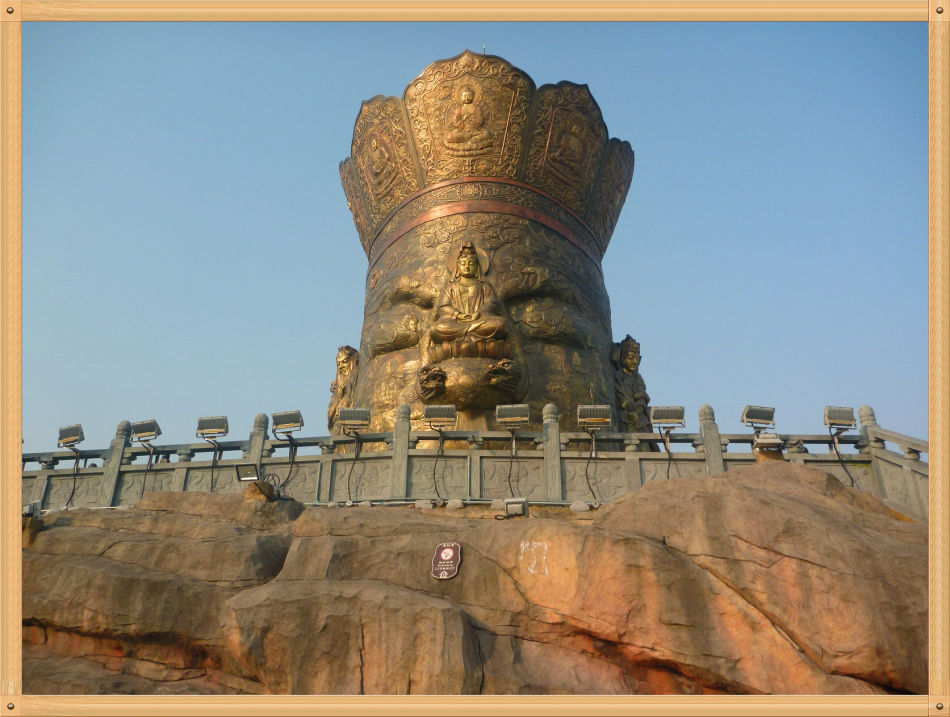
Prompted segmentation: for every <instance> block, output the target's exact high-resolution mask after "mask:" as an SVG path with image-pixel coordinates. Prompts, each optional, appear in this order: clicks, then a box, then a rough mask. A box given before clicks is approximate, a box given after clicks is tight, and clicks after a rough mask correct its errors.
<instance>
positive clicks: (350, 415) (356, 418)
mask: <svg viewBox="0 0 950 717" xmlns="http://www.w3.org/2000/svg"><path fill="white" fill-rule="evenodd" d="M371 415H372V414H371V412H370V409H368V408H341V409H340V412H339V413H338V414H337V419H336V420H337V423H338V424H339V425H340V427H341V428H342V429H343V432H344V433H346V434H347V435H349V434H351V433H356V431H358V430H360V429H363V428H369V419H370V417H371Z"/></svg>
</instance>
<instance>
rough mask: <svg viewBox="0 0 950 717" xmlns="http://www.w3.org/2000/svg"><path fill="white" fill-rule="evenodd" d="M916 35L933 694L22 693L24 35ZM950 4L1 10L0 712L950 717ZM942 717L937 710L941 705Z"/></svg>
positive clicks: (509, 0) (436, 0)
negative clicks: (362, 28) (647, 28)
mask: <svg viewBox="0 0 950 717" xmlns="http://www.w3.org/2000/svg"><path fill="white" fill-rule="evenodd" d="M486 17H487V18H491V19H492V20H495V21H529V20H535V21H537V20H545V21H575V22H583V21H673V20H689V21H736V20H742V21H809V20H810V21H913V22H927V23H928V34H929V159H930V165H929V215H930V221H929V235H930V236H929V255H930V268H929V317H930V330H929V357H930V364H929V386H930V424H929V428H930V447H931V452H930V466H931V480H930V553H929V561H930V563H929V564H930V640H929V650H930V682H929V685H930V694H929V695H914V696H883V697H877V696H875V697H840V696H808V697H798V696H796V697H791V696H769V697H760V696H737V697H731V696H729V697H691V696H662V697H656V696H632V697H575V696H565V697H541V696H532V697H519V696H481V697H446V696H430V697H375V696H353V697H337V696H327V697H321V696H275V697H256V696H247V697H243V696H221V697H215V696H195V697H179V696H144V695H143V696H135V697H123V696H114V697H113V696H98V695H95V696H55V697H53V696H37V695H26V696H24V695H23V694H22V682H21V678H22V664H21V632H22V627H21V622H22V604H21V590H22V566H21V555H20V552H21V551H20V548H21V531H20V516H19V513H18V508H17V505H18V501H17V499H18V497H19V496H20V492H21V479H20V463H19V454H20V449H21V447H20V446H18V445H17V443H16V439H17V438H20V437H21V432H22V348H21V342H22V227H23V222H22V163H23V154H22V66H23V52H22V23H23V22H50V21H78V22H82V21H136V22H140V21H141V22H146V21H164V22H168V21H360V20H372V21H376V22H379V21H423V20H426V21H431V20H443V21H474V20H484V19H485V18H486ZM948 110H950V0H775V1H769V0H452V2H448V0H399V1H398V2H392V0H322V1H321V0H274V1H272V2H267V1H266V0H195V1H191V0H139V1H136V0H49V1H47V0H3V2H2V3H0V475H2V478H0V544H2V549H0V714H2V715H50V716H53V715H79V714H86V715H103V716H104V715H133V714H134V715H136V716H137V717H148V716H150V715H179V716H181V717H188V716H191V715H196V716H197V715H228V716H240V715H260V714H281V715H310V714H319V715H353V716H355V715H377V714H379V715H384V714H385V715H443V714H454V715H457V716H458V717H469V716H474V715H488V714H491V715H493V717H504V716H506V715H519V717H520V715H523V714H528V715H532V714H534V715H545V716H546V717H557V716H560V715H591V716H600V715H603V716H604V717H606V716H608V715H611V716H613V715H632V714H637V715H664V716H667V717H674V716H675V715H760V714H761V715H802V716H805V715H808V716H809V717H822V716H824V715H829V716H830V715H861V716H862V717H870V716H873V715H908V716H910V715H929V716H930V717H943V716H944V715H950V654H948V649H950V645H948V634H950V603H948V595H950V549H948V548H950V532H948V525H947V521H948V517H950V493H948V480H950V469H948V458H950V456H948V449H950V442H948V438H950V386H948V383H947V380H948V373H950V350H948V347H950V331H948V324H950V310H948V291H950V251H948V244H950V192H948V186H950V111H948ZM938 704H940V705H941V708H940V709H938V708H937V705H938Z"/></svg>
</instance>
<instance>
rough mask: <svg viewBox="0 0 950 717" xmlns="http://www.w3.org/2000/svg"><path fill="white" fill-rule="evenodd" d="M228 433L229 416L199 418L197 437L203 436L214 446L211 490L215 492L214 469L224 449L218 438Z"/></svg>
mask: <svg viewBox="0 0 950 717" xmlns="http://www.w3.org/2000/svg"><path fill="white" fill-rule="evenodd" d="M227 434H228V417H227V416H206V417H204V418H199V419H198V430H197V431H195V437H197V438H203V439H204V440H206V441H207V442H208V443H210V444H211V446H212V447H213V448H214V452H213V453H212V454H211V492H212V493H214V469H215V467H216V466H217V463H218V459H219V458H220V457H221V454H222V453H224V451H222V450H221V448H220V447H219V446H218V441H217V439H218V438H221V437H222V436H226V435H227Z"/></svg>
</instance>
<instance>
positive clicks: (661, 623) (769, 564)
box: [23, 462, 927, 694]
mask: <svg viewBox="0 0 950 717" xmlns="http://www.w3.org/2000/svg"><path fill="white" fill-rule="evenodd" d="M495 513H496V511H493V510H492V509H491V508H490V507H489V506H487V505H486V506H483V507H479V506H469V507H468V509H466V510H464V511H458V510H452V511H450V510H447V509H444V508H434V509H432V510H426V511H418V510H414V509H413V506H411V505H410V506H398V507H396V506H394V507H379V506H377V507H374V508H372V509H368V508H365V507H361V506H354V507H352V508H349V509H347V510H329V509H326V508H319V507H310V508H305V507H304V506H302V505H301V504H299V503H295V502H293V501H286V500H279V501H272V502H267V501H260V500H250V501H248V500H243V499H242V497H241V496H239V495H211V494H202V493H185V494H179V493H147V494H146V495H145V496H144V498H143V499H142V501H141V502H140V503H139V505H138V506H137V507H136V508H134V509H131V510H127V511H116V510H98V511H96V510H75V511H68V512H67V513H60V514H50V515H47V516H45V517H44V518H42V519H41V520H40V522H39V524H38V525H35V526H33V527H32V528H31V530H30V532H31V534H33V536H34V537H33V543H32V545H31V546H26V549H25V550H24V570H23V585H24V587H23V614H24V663H23V665H24V687H25V692H26V693H27V694H39V693H81V692H89V693H118V694H122V693H154V694H216V693H221V694H225V693H245V694H269V693H282V694H283V693H315V694H355V693H362V694H432V693H440V694H477V693H482V694H499V693H506V694H515V693H534V694H544V693H551V694H565V693H568V694H570V693H573V694H631V693H653V694H656V693H673V694H703V693H707V694H708V693H713V694H715V693H751V694H760V693H766V694H767V693H777V694H809V693H825V694H848V693H850V694H872V693H882V692H897V693H905V692H913V693H926V691H927V530H926V526H925V525H923V524H920V523H915V522H912V521H909V520H908V519H907V518H906V517H904V516H903V515H901V514H899V513H896V512H894V511H893V510H891V509H889V508H888V507H886V506H885V505H884V504H883V503H881V502H879V501H878V500H876V499H875V498H873V497H872V496H869V495H867V494H865V493H861V492H859V491H856V490H853V489H851V488H849V487H845V486H843V485H841V483H840V482H839V481H837V480H836V479H835V478H834V477H832V476H829V475H828V474H825V473H822V472H819V471H816V470H813V469H810V468H805V467H803V466H798V465H794V464H789V463H780V462H770V463H767V464H762V465H757V466H753V467H749V468H745V469H741V470H737V471H731V472H727V473H724V474H721V475H719V476H714V477H712V478H704V479H684V480H678V481H671V482H667V481H656V482H651V483H649V484H647V485H646V486H644V488H643V489H642V490H640V491H639V492H636V493H631V494H629V495H627V496H626V497H624V498H622V499H619V500H617V501H614V502H613V503H611V504H608V505H604V506H602V507H601V508H600V509H599V510H597V511H591V512H588V513H585V514H584V518H585V520H583V521H578V520H576V519H575V516H574V515H573V514H572V513H570V511H569V510H568V509H566V508H553V507H546V506H538V507H534V506H532V508H531V512H530V516H529V517H528V518H526V519H519V520H506V521H498V520H494V519H493V518H494V515H495ZM442 542H458V543H460V544H461V546H462V562H461V565H460V567H459V573H458V575H456V576H455V577H454V578H452V579H450V580H436V579H434V578H432V576H431V575H430V569H431V560H432V552H433V550H434V548H435V546H436V545H438V544H439V543H442Z"/></svg>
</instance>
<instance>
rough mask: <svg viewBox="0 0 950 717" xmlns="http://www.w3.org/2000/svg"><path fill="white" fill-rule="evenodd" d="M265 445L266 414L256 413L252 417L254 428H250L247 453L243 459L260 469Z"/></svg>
mask: <svg viewBox="0 0 950 717" xmlns="http://www.w3.org/2000/svg"><path fill="white" fill-rule="evenodd" d="M266 443H267V414H266V413H258V414H257V415H256V416H254V426H253V427H252V428H251V435H250V436H249V438H248V441H247V451H246V452H245V453H244V458H245V459H246V460H248V461H250V462H251V463H254V464H255V465H257V467H258V470H260V467H261V460H262V459H263V458H265V457H267V456H265V451H264V446H265V445H266Z"/></svg>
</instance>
